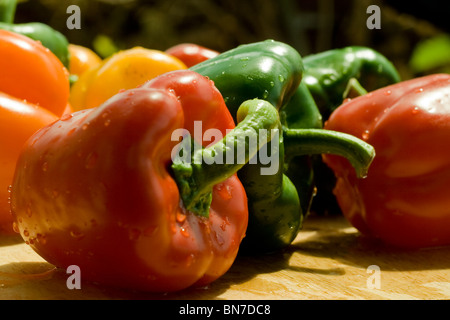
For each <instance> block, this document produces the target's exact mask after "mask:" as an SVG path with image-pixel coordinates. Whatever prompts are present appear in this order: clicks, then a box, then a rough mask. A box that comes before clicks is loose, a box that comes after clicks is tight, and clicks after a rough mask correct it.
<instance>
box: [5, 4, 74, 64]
mask: <svg viewBox="0 0 450 320" xmlns="http://www.w3.org/2000/svg"><path fill="white" fill-rule="evenodd" d="M16 5H17V0H0V29H3V30H7V31H11V32H15V33H19V34H22V35H24V36H27V37H29V38H31V39H33V40H36V41H40V42H41V43H42V45H43V46H44V47H46V48H48V49H49V50H50V51H51V52H53V53H54V54H55V55H56V56H57V57H58V58H59V60H61V62H62V63H63V64H64V66H65V67H66V68H68V67H69V61H70V54H69V48H68V47H69V42H68V40H67V38H66V37H65V36H64V35H63V34H62V33H60V32H59V31H57V30H55V29H53V28H52V27H50V26H48V25H46V24H44V23H40V22H29V23H22V24H14V23H13V21H14V14H15V10H16Z"/></svg>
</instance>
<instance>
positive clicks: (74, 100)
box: [70, 47, 187, 111]
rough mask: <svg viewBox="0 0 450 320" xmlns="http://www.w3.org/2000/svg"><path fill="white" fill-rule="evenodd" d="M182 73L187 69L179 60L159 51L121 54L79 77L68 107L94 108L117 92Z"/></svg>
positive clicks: (134, 51)
mask: <svg viewBox="0 0 450 320" xmlns="http://www.w3.org/2000/svg"><path fill="white" fill-rule="evenodd" d="M181 69H187V66H186V65H185V64H184V63H183V62H182V61H181V60H179V59H178V58H176V57H174V56H171V55H169V54H167V53H164V52H162V51H159V50H152V49H146V48H142V47H134V48H131V49H127V50H123V51H120V52H118V53H116V54H114V55H112V56H111V57H109V58H107V59H105V60H103V61H102V62H101V63H100V64H99V65H97V66H95V67H94V68H91V69H89V70H88V71H87V72H85V73H84V74H83V75H82V76H80V77H79V79H78V80H77V81H76V82H75V83H74V84H73V86H72V89H71V94H70V103H71V105H72V107H73V108H74V110H76V111H77V110H82V109H88V108H93V107H97V106H99V105H101V104H102V103H103V102H105V101H106V100H108V99H109V98H111V97H112V96H114V95H115V94H117V93H118V92H119V91H120V90H127V89H133V88H136V87H137V86H139V85H141V84H143V83H145V82H146V81H148V80H151V79H153V78H155V77H156V76H159V75H161V74H163V73H166V72H169V71H175V70H181Z"/></svg>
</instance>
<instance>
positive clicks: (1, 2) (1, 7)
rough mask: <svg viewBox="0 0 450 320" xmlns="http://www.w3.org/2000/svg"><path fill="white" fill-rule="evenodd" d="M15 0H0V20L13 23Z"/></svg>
mask: <svg viewBox="0 0 450 320" xmlns="http://www.w3.org/2000/svg"><path fill="white" fill-rule="evenodd" d="M16 5H17V0H0V22H5V23H13V22H14V16H15V14H16Z"/></svg>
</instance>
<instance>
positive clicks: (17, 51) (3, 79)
mask: <svg viewBox="0 0 450 320" xmlns="http://www.w3.org/2000/svg"><path fill="white" fill-rule="evenodd" d="M69 93H70V86H69V78H68V72H67V69H65V67H64V66H63V64H62V63H61V62H60V60H59V59H58V58H57V57H56V56H55V55H54V54H53V53H52V52H51V51H49V50H48V49H46V48H45V47H43V46H42V45H41V44H40V43H39V42H37V41H34V40H32V39H30V38H28V37H25V36H22V35H19V34H16V33H13V32H9V31H5V30H0V231H2V232H12V221H13V219H12V215H11V212H10V204H9V186H10V185H11V183H12V179H13V175H14V170H15V166H16V161H17V158H18V156H19V153H20V151H21V149H22V146H23V145H24V143H25V141H26V140H27V139H29V137H30V136H31V135H32V134H33V133H35V132H36V131H37V130H39V129H40V128H42V127H43V126H45V125H48V124H50V123H52V122H53V121H56V120H57V119H58V118H59V117H60V116H61V115H62V114H63V113H65V112H67V110H68V99H69Z"/></svg>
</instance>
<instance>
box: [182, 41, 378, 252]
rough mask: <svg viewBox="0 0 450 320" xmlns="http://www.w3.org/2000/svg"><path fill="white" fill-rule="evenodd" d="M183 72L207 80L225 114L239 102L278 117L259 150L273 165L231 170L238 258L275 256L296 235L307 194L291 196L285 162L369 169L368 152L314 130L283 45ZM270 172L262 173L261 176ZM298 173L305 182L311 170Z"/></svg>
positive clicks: (298, 65)
mask: <svg viewBox="0 0 450 320" xmlns="http://www.w3.org/2000/svg"><path fill="white" fill-rule="evenodd" d="M190 69H191V70H193V71H195V72H198V73H200V74H202V75H204V76H207V77H209V78H210V79H211V80H212V81H214V83H215V85H216V87H217V88H218V89H219V91H220V92H221V93H222V95H223V97H224V100H225V102H226V104H227V107H228V109H229V110H230V112H231V114H232V115H236V110H237V108H238V106H239V105H240V104H241V103H243V102H244V101H246V100H250V99H255V98H258V99H262V100H267V101H268V102H270V103H271V104H272V105H273V106H275V107H276V108H277V110H278V112H279V117H280V128H279V130H278V139H273V140H272V141H271V142H270V143H268V145H267V153H268V155H269V156H268V157H269V158H270V159H275V160H277V161H274V162H275V164H274V162H272V163H269V164H267V163H263V162H262V161H257V162H256V163H255V162H254V163H252V162H250V163H248V164H246V165H245V166H243V167H242V168H241V169H240V171H238V176H239V178H240V180H241V182H242V184H243V185H244V188H245V190H246V193H247V197H248V203H249V215H250V216H249V225H248V228H247V233H246V237H245V238H244V240H243V242H242V244H241V252H251V253H261V252H264V253H268V252H273V251H276V250H279V249H281V248H283V247H286V246H287V245H289V244H290V243H292V241H293V240H294V239H295V237H296V236H297V234H298V232H299V230H300V229H301V227H302V222H303V215H304V212H303V210H302V204H301V199H307V200H305V201H306V202H309V201H310V200H309V198H308V197H310V196H311V195H309V194H308V192H309V190H308V191H307V192H305V191H304V190H302V189H299V190H297V188H296V186H295V185H294V184H293V183H292V181H291V179H290V178H289V177H288V176H287V175H286V174H285V172H286V170H285V169H286V166H288V164H289V162H290V161H291V159H292V158H294V157H297V156H310V155H312V154H321V153H329V152H332V153H335V154H340V155H343V156H344V157H347V158H349V159H351V161H352V163H353V164H354V166H355V168H356V169H357V172H358V174H360V175H364V171H365V170H366V169H367V167H368V166H369V165H370V163H371V161H372V159H373V157H374V150H373V148H372V147H371V146H369V145H367V144H366V143H364V142H363V141H361V140H359V139H356V138H354V137H352V136H349V135H341V134H338V133H336V132H332V131H326V130H323V129H321V128H320V127H321V121H320V119H321V117H320V113H319V112H318V110H317V107H316V105H315V103H314V100H313V99H312V96H309V99H303V97H304V95H305V94H306V95H307V94H308V93H309V92H308V90H307V88H306V87H305V86H304V85H303V84H302V72H303V63H302V58H301V56H300V54H299V53H298V52H297V51H296V50H295V49H294V48H292V47H291V46H289V45H287V44H284V43H282V42H277V41H273V40H266V41H261V42H256V43H250V44H245V45H241V46H238V47H236V48H234V49H231V50H229V51H227V52H224V53H222V54H219V55H218V56H216V57H214V58H211V59H209V60H206V61H204V62H201V63H199V64H197V65H195V66H193V67H191V68H190ZM285 149H286V151H285ZM303 159H307V158H303ZM273 165H275V166H276V167H275V170H271V173H270V174H263V173H262V172H263V170H262V169H270V168H271V167H272V166H273ZM271 169H273V168H271ZM302 169H303V170H304V172H305V174H304V176H308V174H310V170H311V169H312V168H311V166H305V167H304V168H303V167H302ZM306 180H307V179H306ZM306 180H305V181H306ZM305 185H307V183H305ZM303 207H305V205H303ZM306 207H307V206H306Z"/></svg>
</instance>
